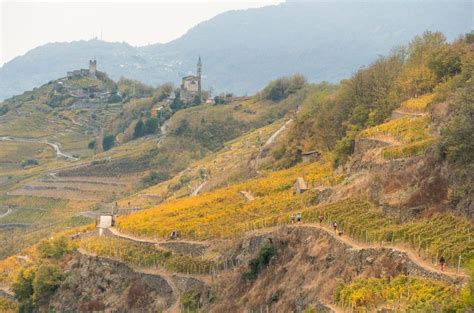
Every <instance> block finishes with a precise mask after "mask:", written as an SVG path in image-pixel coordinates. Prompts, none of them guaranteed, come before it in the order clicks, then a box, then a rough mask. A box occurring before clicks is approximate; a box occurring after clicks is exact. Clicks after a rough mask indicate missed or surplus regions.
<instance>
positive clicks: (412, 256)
mask: <svg viewBox="0 0 474 313" xmlns="http://www.w3.org/2000/svg"><path fill="white" fill-rule="evenodd" d="M289 227H313V228H318V229H321V230H324V231H325V232H326V233H328V234H329V235H330V236H332V237H333V238H335V239H336V240H339V241H341V242H343V243H345V244H347V245H349V246H351V247H352V248H354V249H359V250H360V249H379V248H381V246H380V245H373V244H367V243H361V242H358V241H356V240H354V239H352V238H350V237H348V236H346V235H343V236H338V235H336V233H335V232H334V231H333V230H332V229H331V228H330V227H329V226H327V225H324V224H323V225H319V224H317V223H306V224H305V223H303V224H299V225H290V226H289ZM276 228H278V226H277V227H272V228H263V229H260V230H256V231H257V232H260V233H262V232H268V231H273V230H275V229H276ZM109 230H110V231H111V232H112V233H113V234H114V235H115V236H117V237H121V238H126V239H129V240H132V241H137V242H146V243H151V244H161V243H167V242H168V243H169V242H170V241H165V240H162V241H155V240H150V239H142V238H138V237H135V236H131V235H127V234H123V233H121V232H120V231H119V230H117V229H116V228H114V227H112V228H109ZM172 242H177V243H178V242H182V243H189V244H208V242H205V241H192V240H179V241H172ZM383 248H389V249H392V250H395V251H398V252H403V253H406V254H407V256H408V258H410V260H412V261H413V263H415V264H416V265H418V266H420V267H421V268H423V269H425V270H427V271H430V272H433V273H437V274H439V275H446V276H449V277H451V278H461V279H467V278H469V275H467V274H466V273H464V271H460V272H459V273H457V271H456V270H454V269H446V270H445V271H443V272H442V271H441V270H439V269H438V268H437V266H436V265H434V264H431V263H430V262H428V261H426V260H423V259H422V258H421V257H420V256H419V255H418V254H417V253H416V252H415V251H414V250H413V249H411V248H408V247H400V246H395V245H390V244H386V245H385V244H384V245H383Z"/></svg>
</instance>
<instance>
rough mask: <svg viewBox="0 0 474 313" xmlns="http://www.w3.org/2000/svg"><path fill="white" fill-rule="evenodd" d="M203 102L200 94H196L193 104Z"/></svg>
mask: <svg viewBox="0 0 474 313" xmlns="http://www.w3.org/2000/svg"><path fill="white" fill-rule="evenodd" d="M200 104H201V97H200V96H199V95H196V96H194V99H193V105H200Z"/></svg>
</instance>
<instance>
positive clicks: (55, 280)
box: [33, 264, 63, 301]
mask: <svg viewBox="0 0 474 313" xmlns="http://www.w3.org/2000/svg"><path fill="white" fill-rule="evenodd" d="M62 279H63V273H62V270H61V268H60V267H59V266H58V265H55V264H42V265H40V266H39V267H38V270H37V271H36V275H35V277H34V279H33V300H35V301H36V300H38V299H39V298H40V297H42V296H47V295H49V294H51V293H53V292H54V291H55V290H56V289H57V288H58V287H59V285H60V284H61V281H62Z"/></svg>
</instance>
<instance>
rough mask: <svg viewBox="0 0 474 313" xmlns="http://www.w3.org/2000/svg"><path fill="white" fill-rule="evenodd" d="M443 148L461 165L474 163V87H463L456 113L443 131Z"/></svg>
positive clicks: (455, 105) (458, 98) (451, 160)
mask: <svg viewBox="0 0 474 313" xmlns="http://www.w3.org/2000/svg"><path fill="white" fill-rule="evenodd" d="M442 137H443V150H444V151H445V153H446V156H447V158H448V160H449V161H450V162H452V163H457V164H460V165H470V166H472V165H473V163H474V87H473V86H472V85H471V86H469V87H466V88H464V89H462V90H461V91H460V92H459V94H458V95H457V98H456V102H455V103H454V113H453V114H452V116H451V118H450V121H449V122H448V123H447V125H446V127H445V128H444V129H443V131H442Z"/></svg>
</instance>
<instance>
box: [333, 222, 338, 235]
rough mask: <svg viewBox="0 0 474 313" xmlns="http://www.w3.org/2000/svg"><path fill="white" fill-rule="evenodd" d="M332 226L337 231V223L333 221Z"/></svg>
mask: <svg viewBox="0 0 474 313" xmlns="http://www.w3.org/2000/svg"><path fill="white" fill-rule="evenodd" d="M332 227H333V228H334V232H335V233H337V223H336V222H334V223H332Z"/></svg>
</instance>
